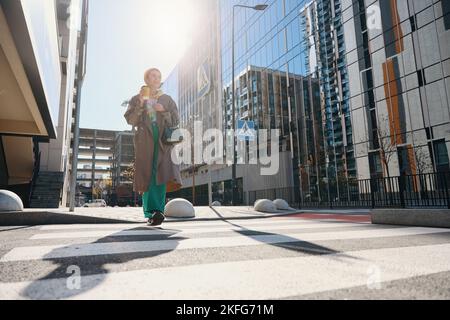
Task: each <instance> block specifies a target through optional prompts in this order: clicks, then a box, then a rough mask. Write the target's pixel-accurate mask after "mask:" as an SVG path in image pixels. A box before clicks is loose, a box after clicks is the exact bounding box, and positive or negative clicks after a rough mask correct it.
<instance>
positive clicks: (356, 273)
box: [0, 244, 450, 300]
mask: <svg viewBox="0 0 450 320" xmlns="http://www.w3.org/2000/svg"><path fill="white" fill-rule="evenodd" d="M404 261H414V263H411V264H407V263H406V264H405V263H404ZM448 261H450V244H440V245H426V246H412V247H404V248H387V249H386V248H384V249H369V250H360V251H352V252H349V253H343V254H341V253H337V254H330V255H327V256H307V257H291V258H276V259H266V260H251V261H237V262H221V263H213V264H198V265H188V266H177V267H168V268H159V269H158V268H157V269H150V270H137V271H125V272H116V273H102V274H95V275H87V276H83V274H82V273H81V276H82V277H81V282H80V288H79V289H69V287H68V280H69V279H68V278H59V279H47V280H38V281H27V282H16V283H0V299H27V298H28V299H60V298H65V299H98V298H99V297H101V298H102V299H152V298H153V299H155V298H157V299H162V300H166V299H174V297H176V299H180V300H186V299H189V300H190V299H193V300H204V299H205V297H207V299H217V300H221V299H236V300H241V299H244V300H245V299H252V300H255V299H256V300H259V299H263V300H267V299H281V298H284V297H289V296H297V295H305V294H311V293H318V292H323V291H329V290H339V289H345V288H352V287H358V286H367V287H368V289H369V290H377V289H378V288H381V289H382V288H383V287H384V286H385V283H387V282H389V281H395V280H402V279H408V278H412V277H418V276H425V275H430V274H434V273H439V272H448V271H450V264H449V263H448ZM81 272H83V271H81ZM286 275H289V276H286ZM68 277H69V275H68ZM262 288H263V290H262ZM137 293H139V294H137Z"/></svg>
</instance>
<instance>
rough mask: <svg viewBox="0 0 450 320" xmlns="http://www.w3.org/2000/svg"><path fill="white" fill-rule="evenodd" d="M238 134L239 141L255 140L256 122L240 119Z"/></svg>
mask: <svg viewBox="0 0 450 320" xmlns="http://www.w3.org/2000/svg"><path fill="white" fill-rule="evenodd" d="M236 136H237V138H238V140H239V141H255V138H256V132H255V122H254V121H245V120H238V128H237V132H236Z"/></svg>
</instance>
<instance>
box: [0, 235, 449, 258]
mask: <svg viewBox="0 0 450 320" xmlns="http://www.w3.org/2000/svg"><path fill="white" fill-rule="evenodd" d="M446 232H448V230H447V229H437V228H395V229H374V230H362V231H360V230H358V231H336V232H318V233H287V234H283V233H278V234H271V235H252V236H245V235H239V236H235V237H211V238H192V239H189V238H188V239H181V240H173V239H170V238H169V239H167V240H153V241H130V242H112V243H88V244H76V245H69V246H67V245H53V246H31V247H17V248H14V249H12V250H11V251H9V252H8V253H6V254H5V255H4V256H3V257H2V258H1V259H0V262H5V261H23V260H40V259H54V258H68V257H80V256H95V255H111V254H126V253H137V252H153V251H169V250H182V249H200V248H225V247H235V246H240V247H242V246H256V245H263V244H277V243H290V242H299V241H324V240H348V239H363V238H364V239H368V238H383V237H397V236H409V235H421V234H434V233H446Z"/></svg>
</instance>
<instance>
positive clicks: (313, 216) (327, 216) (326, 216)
mask: <svg viewBox="0 0 450 320" xmlns="http://www.w3.org/2000/svg"><path fill="white" fill-rule="evenodd" d="M289 218H300V219H310V220H339V221H349V222H368V223H371V222H372V219H371V217H370V215H345V214H332V213H300V214H295V215H290V216H289Z"/></svg>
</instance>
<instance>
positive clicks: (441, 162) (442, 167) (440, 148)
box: [430, 139, 450, 172]
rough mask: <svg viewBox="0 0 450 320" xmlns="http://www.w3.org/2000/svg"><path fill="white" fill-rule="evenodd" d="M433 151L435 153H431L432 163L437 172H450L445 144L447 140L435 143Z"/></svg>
mask: <svg viewBox="0 0 450 320" xmlns="http://www.w3.org/2000/svg"><path fill="white" fill-rule="evenodd" d="M433 149H434V152H430V153H431V154H432V155H433V157H432V159H431V160H432V161H433V164H434V165H435V167H436V172H448V171H450V165H449V163H450V162H449V158H448V150H447V145H446V144H445V140H444V139H442V140H437V141H433Z"/></svg>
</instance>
